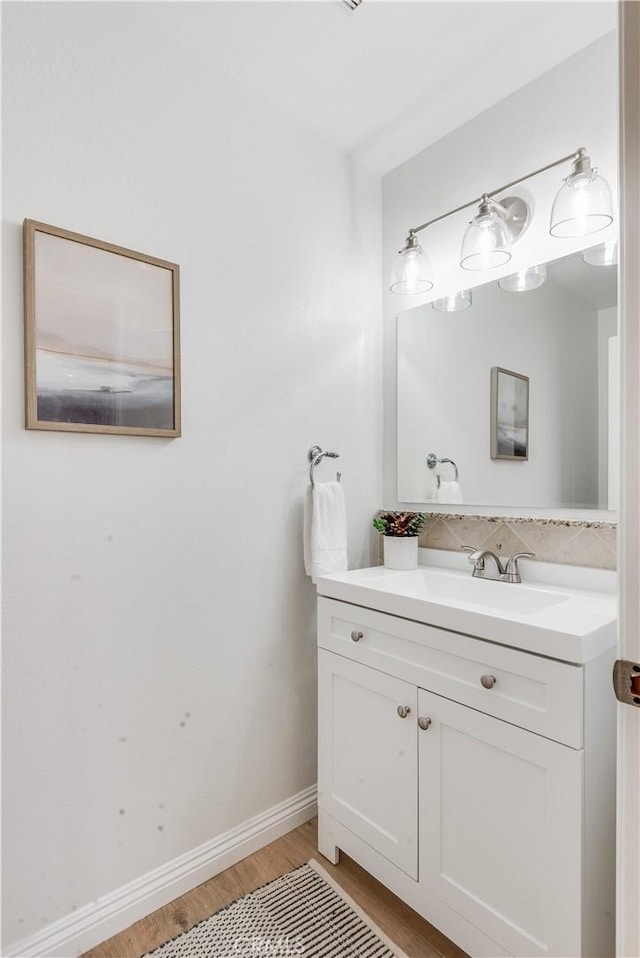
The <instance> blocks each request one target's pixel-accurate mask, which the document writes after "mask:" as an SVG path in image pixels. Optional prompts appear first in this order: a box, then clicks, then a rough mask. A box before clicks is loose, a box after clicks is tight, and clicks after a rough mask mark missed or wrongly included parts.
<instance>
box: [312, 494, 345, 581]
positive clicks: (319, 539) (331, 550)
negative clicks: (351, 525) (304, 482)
mask: <svg viewBox="0 0 640 958" xmlns="http://www.w3.org/2000/svg"><path fill="white" fill-rule="evenodd" d="M304 568H305V572H306V573H307V575H310V576H311V580H312V582H315V581H316V578H317V576H319V575H331V574H332V573H333V572H346V571H347V511H346V507H345V501H344V493H343V491H342V485H341V484H340V483H339V482H316V484H315V486H313V488H312V487H311V486H309V487H308V488H307V492H306V495H305V499H304Z"/></svg>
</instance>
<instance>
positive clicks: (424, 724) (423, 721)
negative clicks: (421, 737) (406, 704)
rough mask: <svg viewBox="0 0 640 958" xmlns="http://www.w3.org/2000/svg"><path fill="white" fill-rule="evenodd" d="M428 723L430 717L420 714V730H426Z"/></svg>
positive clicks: (429, 722)
mask: <svg viewBox="0 0 640 958" xmlns="http://www.w3.org/2000/svg"><path fill="white" fill-rule="evenodd" d="M430 725H431V719H430V718H427V716H426V715H421V716H420V718H419V719H418V726H419V727H420V728H421V729H422V731H423V732H426V731H427V729H428V728H429V726H430Z"/></svg>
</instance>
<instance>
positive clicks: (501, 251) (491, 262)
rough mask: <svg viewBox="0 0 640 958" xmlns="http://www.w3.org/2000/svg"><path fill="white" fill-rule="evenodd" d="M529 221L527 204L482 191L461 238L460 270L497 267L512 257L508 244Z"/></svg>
mask: <svg viewBox="0 0 640 958" xmlns="http://www.w3.org/2000/svg"><path fill="white" fill-rule="evenodd" d="M528 223H529V207H528V206H527V204H526V203H525V202H524V200H521V199H520V198H519V197H517V196H509V197H507V199H505V200H502V201H501V202H500V203H498V202H496V200H494V199H492V198H491V197H490V196H489V194H488V193H485V194H484V195H483V196H482V199H481V200H480V206H479V207H478V212H477V214H476V216H474V218H473V219H472V220H471V222H470V223H469V226H468V227H467V231H466V233H465V234H464V237H463V239H462V252H461V254H460V266H461V267H462V269H473V270H480V269H496V267H498V266H504V264H505V263H508V262H509V260H510V259H511V244H512V243H513V242H514V241H515V240H517V239H518V237H519V236H520V234H521V233H522V232H524V230H525V229H526V227H527V225H528Z"/></svg>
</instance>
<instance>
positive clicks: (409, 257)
mask: <svg viewBox="0 0 640 958" xmlns="http://www.w3.org/2000/svg"><path fill="white" fill-rule="evenodd" d="M432 286H433V282H432V281H431V267H430V264H429V257H428V256H427V254H426V253H425V252H424V250H423V249H422V247H421V246H420V244H419V243H418V241H417V239H416V235H415V233H414V232H413V231H410V232H409V235H408V236H407V238H406V240H405V244H404V246H403V248H402V249H401V250H399V252H398V258H397V259H396V260H395V263H394V266H393V272H392V275H391V285H390V289H391V292H392V293H401V294H403V295H405V296H411V295H414V294H415V293H428V292H429V290H430V289H431V287H432Z"/></svg>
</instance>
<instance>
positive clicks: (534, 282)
mask: <svg viewBox="0 0 640 958" xmlns="http://www.w3.org/2000/svg"><path fill="white" fill-rule="evenodd" d="M546 278H547V267H546V266H544V265H543V266H530V267H529V268H528V269H521V270H518V272H517V273H511V274H510V275H509V276H503V277H502V279H499V280H498V286H499V287H500V289H504V290H505V291H506V292H507V293H527V292H529V290H530V289H538V287H539V286H542V284H543V283H544V281H545V280H546Z"/></svg>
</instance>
